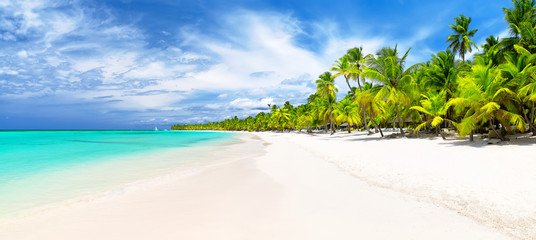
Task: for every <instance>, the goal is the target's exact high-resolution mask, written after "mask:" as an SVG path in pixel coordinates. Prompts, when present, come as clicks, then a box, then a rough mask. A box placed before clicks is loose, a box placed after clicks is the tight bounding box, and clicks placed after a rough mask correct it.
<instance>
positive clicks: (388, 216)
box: [0, 133, 536, 239]
mask: <svg viewBox="0 0 536 240" xmlns="http://www.w3.org/2000/svg"><path fill="white" fill-rule="evenodd" d="M239 134H241V138H242V139H244V143H241V144H237V145H232V146H230V147H229V148H227V149H224V150H222V151H219V152H215V153H214V155H213V157H214V158H220V159H221V161H219V163H218V164H214V163H213V164H212V165H211V166H210V167H206V168H204V169H203V170H201V171H198V172H196V173H192V174H189V175H188V176H185V177H181V178H172V179H173V180H170V181H163V182H162V183H160V184H154V185H148V186H147V187H144V188H136V189H135V190H132V191H124V192H123V193H122V194H116V195H113V196H110V197H108V198H101V199H98V200H94V201H89V202H79V203H76V204H71V205H69V206H63V207H59V208H56V209H52V210H50V211H47V212H43V213H40V214H37V215H33V216H29V217H26V218H23V219H18V220H16V221H14V222H12V223H10V224H6V225H3V226H0V239H534V238H536V174H535V173H536V161H535V160H534V157H533V156H535V155H536V145H529V144H524V143H522V142H521V143H518V142H515V141H512V142H511V143H507V144H501V145H482V144H479V143H474V144H469V143H468V142H466V141H459V140H447V141H443V140H441V139H440V138H436V139H433V140H432V139H427V138H421V139H406V138H403V139H379V136H377V135H372V136H366V135H365V134H364V133H352V134H346V133H337V134H335V135H333V136H329V135H325V134H319V135H317V136H311V135H307V134H296V133H239Z"/></svg>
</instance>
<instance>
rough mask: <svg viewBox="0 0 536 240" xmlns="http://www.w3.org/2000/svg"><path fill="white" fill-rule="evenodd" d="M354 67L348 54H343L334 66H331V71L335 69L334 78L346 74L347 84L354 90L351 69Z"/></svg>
mask: <svg viewBox="0 0 536 240" xmlns="http://www.w3.org/2000/svg"><path fill="white" fill-rule="evenodd" d="M351 68H352V65H351V64H350V61H349V57H348V55H344V56H342V57H341V58H340V59H339V60H337V61H336V62H335V64H334V65H333V67H332V68H331V71H335V72H336V73H335V74H334V75H333V78H336V77H338V76H341V75H342V76H344V80H346V84H347V85H348V89H350V91H352V86H350V82H349V80H350V69H351Z"/></svg>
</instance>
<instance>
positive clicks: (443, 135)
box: [437, 123, 446, 140]
mask: <svg viewBox="0 0 536 240" xmlns="http://www.w3.org/2000/svg"><path fill="white" fill-rule="evenodd" d="M437 130H438V131H439V134H441V138H443V140H446V138H445V134H444V133H443V131H441V123H440V124H437Z"/></svg>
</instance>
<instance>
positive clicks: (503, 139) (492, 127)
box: [489, 120, 507, 141]
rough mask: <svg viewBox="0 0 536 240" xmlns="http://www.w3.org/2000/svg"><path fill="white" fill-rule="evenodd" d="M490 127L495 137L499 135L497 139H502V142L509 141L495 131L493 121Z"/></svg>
mask: <svg viewBox="0 0 536 240" xmlns="http://www.w3.org/2000/svg"><path fill="white" fill-rule="evenodd" d="M489 126H490V127H491V130H492V131H493V132H494V133H495V135H497V137H499V139H501V141H507V139H506V138H505V137H504V136H503V135H502V134H499V133H498V132H497V130H495V124H493V123H492V122H491V120H489Z"/></svg>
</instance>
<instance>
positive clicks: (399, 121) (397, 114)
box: [395, 103, 404, 135]
mask: <svg viewBox="0 0 536 240" xmlns="http://www.w3.org/2000/svg"><path fill="white" fill-rule="evenodd" d="M395 110H396V117H397V118H398V127H399V128H400V134H402V135H404V130H403V129H402V120H400V112H399V111H398V103H395Z"/></svg>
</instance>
